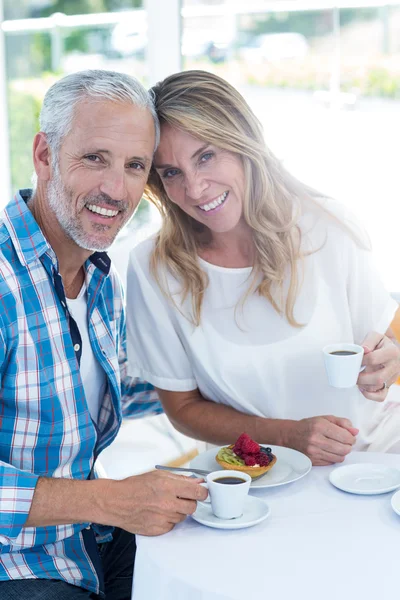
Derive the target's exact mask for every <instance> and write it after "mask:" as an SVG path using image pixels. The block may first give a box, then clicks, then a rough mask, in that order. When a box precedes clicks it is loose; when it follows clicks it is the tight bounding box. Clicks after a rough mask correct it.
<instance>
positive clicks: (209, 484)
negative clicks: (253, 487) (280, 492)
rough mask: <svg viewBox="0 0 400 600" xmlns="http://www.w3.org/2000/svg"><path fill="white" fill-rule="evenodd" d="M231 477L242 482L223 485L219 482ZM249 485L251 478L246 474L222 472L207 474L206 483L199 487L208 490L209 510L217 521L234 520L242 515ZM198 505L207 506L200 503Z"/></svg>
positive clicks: (231, 471) (230, 471) (229, 471)
mask: <svg viewBox="0 0 400 600" xmlns="http://www.w3.org/2000/svg"><path fill="white" fill-rule="evenodd" d="M232 477H234V478H235V479H241V480H242V482H241V483H224V482H223V481H221V480H223V479H228V478H232ZM218 480H220V481H218ZM250 483H251V477H250V475H248V474H247V473H242V472H241V471H234V470H224V471H213V472H212V473H209V474H208V475H207V477H206V483H202V484H201V485H203V486H204V487H206V488H207V489H208V493H209V497H210V500H211V508H212V511H213V513H214V515H215V516H216V517H218V518H219V519H236V518H237V517H241V516H242V514H243V510H244V504H245V502H246V498H247V496H248V493H249V489H250ZM200 503H201V504H207V503H206V502H201V501H200Z"/></svg>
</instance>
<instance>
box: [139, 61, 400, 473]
mask: <svg viewBox="0 0 400 600" xmlns="http://www.w3.org/2000/svg"><path fill="white" fill-rule="evenodd" d="M153 94H154V98H155V103H156V108H157V111H158V115H159V119H160V124H161V142H160V145H159V147H158V149H157V152H156V154H155V157H154V164H153V167H152V170H151V174H150V179H149V182H148V188H147V197H148V198H149V199H150V200H151V201H153V202H154V203H155V204H156V205H157V206H158V207H159V209H160V211H161V214H162V217H163V222H162V226H161V230H160V232H159V233H158V235H157V236H156V237H155V238H153V239H150V240H147V241H145V242H144V243H142V244H140V245H139V246H137V247H136V248H135V249H134V250H133V251H132V255H131V258H130V265H129V270H128V302H127V306H128V309H127V313H128V335H129V341H128V358H129V362H130V365H131V370H132V374H134V375H137V376H140V377H143V378H144V379H146V380H148V381H150V382H151V383H152V384H154V386H156V387H157V389H158V390H159V393H160V397H161V400H162V402H163V405H164V407H165V411H166V413H167V415H168V416H169V418H170V420H171V421H172V423H173V424H174V425H175V426H176V428H177V429H179V430H180V431H182V432H183V433H185V434H187V435H189V436H192V437H194V438H197V439H201V440H205V441H208V442H211V443H216V444H226V443H232V442H233V441H234V440H235V439H236V438H237V437H238V436H239V435H240V434H241V433H242V432H243V431H246V432H247V433H248V434H249V435H250V436H251V437H253V438H254V439H256V440H257V441H259V442H264V443H270V444H277V445H282V446H288V447H291V448H295V449H297V450H300V451H302V452H305V453H306V454H307V455H308V456H309V457H310V458H311V459H312V461H313V463H314V464H318V465H326V464H332V463H337V462H341V461H343V460H344V458H345V456H346V455H347V454H348V453H349V452H350V451H351V449H352V448H353V447H356V448H357V449H370V450H382V451H387V450H390V449H392V450H393V448H395V444H396V443H397V442H398V441H399V440H400V426H399V425H400V412H399V410H400V408H397V405H393V404H387V403H384V404H381V403H380V402H381V401H382V400H384V399H385V398H386V395H387V392H388V388H389V387H390V385H391V384H392V383H393V382H394V381H395V379H396V378H397V376H398V374H399V372H400V362H399V354H400V353H399V350H398V348H397V347H396V345H395V344H394V343H393V342H392V340H391V339H390V338H391V336H390V331H388V328H389V325H390V322H391V321H392V318H393V316H394V314H395V311H396V308H397V304H396V303H395V302H394V301H393V300H392V299H391V297H390V296H389V294H388V293H387V292H386V291H385V289H384V287H383V286H382V283H381V281H380V280H379V277H378V275H377V274H376V273H375V271H374V269H373V267H372V265H371V256H370V252H369V250H368V248H367V246H366V244H365V243H364V242H363V236H362V235H360V234H359V233H358V232H357V230H356V228H355V226H354V225H353V224H352V223H351V222H350V221H349V220H348V219H346V215H345V213H344V211H343V209H341V208H340V206H338V205H337V204H335V203H334V202H332V201H330V200H329V199H327V198H323V197H322V196H321V194H318V193H317V192H316V191H315V190H313V189H311V188H309V187H307V186H305V185H303V184H302V183H300V182H299V181H297V180H296V179H295V178H294V177H293V176H291V175H290V174H289V173H288V172H287V171H286V170H285V169H284V168H283V166H282V165H281V163H280V162H279V161H278V160H277V159H276V157H275V156H274V155H273V154H272V153H271V152H270V151H269V150H268V149H267V148H266V147H265V143H264V137H263V132H262V129H261V126H260V124H259V122H258V120H257V119H256V117H255V116H254V115H253V113H252V112H251V110H250V108H249V107H248V105H247V104H246V102H245V100H244V99H243V98H242V96H241V95H240V94H239V93H238V92H237V91H236V90H235V89H234V88H233V87H231V86H230V85H229V84H228V83H227V82H226V81H224V80H222V79H220V78H219V77H217V76H215V75H212V74H210V73H206V72H203V71H188V72H184V73H179V74H176V75H172V76H171V77H168V78H167V79H166V80H164V81H163V82H162V83H159V84H158V85H156V86H155V87H154V88H153ZM334 342H356V343H360V344H363V345H364V347H365V357H364V364H365V365H366V369H365V370H364V372H363V373H361V374H360V376H359V380H358V387H356V388H354V389H346V390H338V389H334V388H330V387H329V386H328V384H327V380H326V376H325V373H324V367H323V361H322V352H321V349H322V347H323V346H325V345H326V344H328V343H334ZM371 400H376V401H377V402H371ZM388 410H389V412H390V411H392V412H393V415H392V416H393V417H396V419H397V425H398V426H397V427H394V426H393V424H394V423H396V419H395V420H393V419H388V414H387V411H388Z"/></svg>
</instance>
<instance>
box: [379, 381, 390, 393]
mask: <svg viewBox="0 0 400 600" xmlns="http://www.w3.org/2000/svg"><path fill="white" fill-rule="evenodd" d="M389 388H390V384H389V385H388V384H387V383H386V381H384V382H383V386H382V387H381V388H379V390H376V391H377V392H383V390H388V389H389Z"/></svg>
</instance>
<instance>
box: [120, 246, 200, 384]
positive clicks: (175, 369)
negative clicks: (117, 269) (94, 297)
mask: <svg viewBox="0 0 400 600" xmlns="http://www.w3.org/2000/svg"><path fill="white" fill-rule="evenodd" d="M152 247H153V240H146V241H145V242H144V243H142V244H140V245H139V246H137V247H136V248H134V249H133V250H132V252H131V255H130V260H129V265H128V273H127V309H126V324H127V352H128V372H129V374H130V375H132V376H133V377H141V378H142V379H145V380H146V381H148V382H150V383H152V384H153V385H155V386H156V387H158V388H160V389H163V390H170V391H181V392H183V391H189V390H194V389H196V388H197V383H196V380H195V378H194V375H193V370H192V367H191V364H190V362H189V359H188V356H187V352H186V350H185V348H184V346H183V344H182V341H181V339H180V338H179V335H178V333H177V331H176V330H175V327H174V323H175V319H174V314H173V311H172V310H171V308H170V306H169V303H168V300H167V299H166V298H165V297H164V295H163V294H162V292H161V291H160V290H159V289H158V286H157V284H156V283H155V281H154V280H153V278H152V277H151V276H150V273H149V257H150V254H151V250H152Z"/></svg>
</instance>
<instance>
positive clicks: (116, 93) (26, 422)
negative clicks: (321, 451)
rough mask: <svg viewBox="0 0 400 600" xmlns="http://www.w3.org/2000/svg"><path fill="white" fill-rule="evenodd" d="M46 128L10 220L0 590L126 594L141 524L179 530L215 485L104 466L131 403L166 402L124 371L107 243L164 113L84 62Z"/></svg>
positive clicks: (0, 237)
mask: <svg viewBox="0 0 400 600" xmlns="http://www.w3.org/2000/svg"><path fill="white" fill-rule="evenodd" d="M40 124H41V131H40V132H39V133H38V134H37V135H36V137H35V139H34V143H33V161H34V166H35V171H36V176H37V184H36V188H35V190H34V191H33V192H32V191H31V190H22V191H20V192H19V193H18V194H17V195H16V197H15V198H14V199H13V200H12V201H11V202H10V203H9V204H8V206H7V207H6V209H5V210H4V212H3V213H2V216H1V221H0V300H1V305H2V308H1V311H0V374H1V400H0V419H1V426H0V598H1V599H2V600H8V599H12V598H18V599H20V598H30V599H31V600H33V599H35V598H46V600H50V599H53V598H54V599H57V600H64V599H71V600H72V599H75V598H85V597H86V598H89V597H92V598H93V597H97V595H99V596H100V597H101V598H106V599H107V600H116V599H118V600H122V599H126V600H128V598H130V592H131V578H132V563H133V558H134V551H135V545H134V537H133V535H132V534H134V533H140V534H144V535H158V534H161V533H164V532H167V531H169V530H170V529H171V528H172V527H173V526H174V524H175V523H178V522H179V521H181V520H183V519H184V518H185V516H186V515H188V514H191V513H192V512H193V511H194V510H195V508H196V500H197V499H204V498H205V497H206V495H207V492H206V490H205V489H204V488H203V487H202V486H199V481H201V480H193V479H187V478H185V477H179V476H177V475H174V474H170V473H160V472H152V473H147V474H144V475H140V476H136V477H129V478H127V479H125V480H123V481H112V480H106V479H102V480H99V479H97V480H96V479H95V478H94V477H93V465H94V462H95V460H96V458H97V456H98V455H99V454H100V452H101V451H102V450H103V449H104V448H105V447H106V446H108V445H109V444H110V443H111V442H112V440H113V439H114V438H115V436H116V434H117V432H118V429H119V426H120V423H121V418H122V409H123V408H124V410H125V414H128V413H130V414H132V415H134V416H142V415H143V414H156V413H158V412H160V411H161V410H162V409H161V407H160V404H159V402H158V400H157V397H156V396H155V394H154V393H153V392H152V391H151V386H149V385H146V384H144V383H143V382H139V381H132V380H130V379H129V378H127V376H126V359H125V354H124V350H125V321H124V311H123V304H122V294H121V288H120V284H119V281H118V278H117V276H116V273H115V271H114V270H113V269H112V267H111V265H110V260H109V258H108V256H107V254H106V253H105V252H104V251H105V250H106V249H107V248H108V247H109V246H110V244H111V243H112V242H113V240H114V238H115V236H116V235H117V233H118V231H119V230H120V229H121V227H123V225H124V224H125V223H126V222H127V221H128V219H129V218H130V217H131V216H132V214H133V213H134V211H135V209H136V207H137V205H138V203H139V200H140V198H141V195H142V192H143V189H144V185H145V183H146V179H147V175H148V172H149V169H150V165H151V161H152V156H153V152H154V149H155V147H156V143H157V139H158V123H157V118H156V116H155V113H154V108H153V106H152V102H151V100H150V98H149V96H148V94H147V92H146V91H145V89H144V88H143V87H142V86H141V85H140V84H139V83H138V82H137V81H135V80H134V79H132V78H131V77H128V76H126V75H122V74H118V73H112V72H107V71H85V72H80V73H77V74H74V75H69V76H68V77H65V78H64V79H62V80H61V81H59V82H57V83H56V84H55V85H53V86H52V87H51V88H50V90H49V91H48V92H47V94H46V97H45V100H44V104H43V109H42V112H41V118H40ZM95 524H100V525H95ZM107 526H108V527H107ZM113 528H114V529H113ZM128 532H129V533H128Z"/></svg>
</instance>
